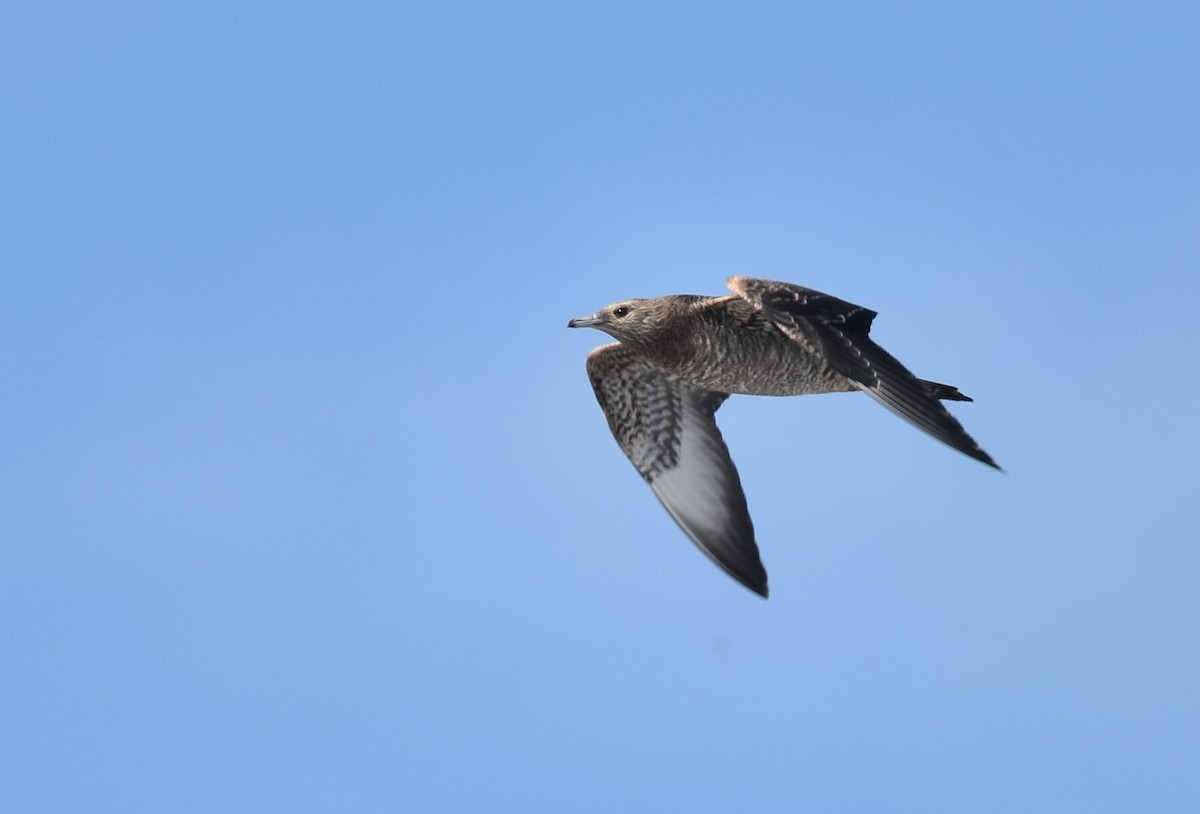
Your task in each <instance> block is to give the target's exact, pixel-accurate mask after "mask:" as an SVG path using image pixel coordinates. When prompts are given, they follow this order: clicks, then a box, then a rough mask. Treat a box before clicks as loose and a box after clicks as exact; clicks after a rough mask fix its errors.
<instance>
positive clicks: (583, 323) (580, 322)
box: [567, 315, 601, 328]
mask: <svg viewBox="0 0 1200 814" xmlns="http://www.w3.org/2000/svg"><path fill="white" fill-rule="evenodd" d="M600 322H601V320H600V319H598V318H597V317H596V316H595V315H593V316H590V317H576V318H575V319H573V320H571V321H570V322H568V323H567V327H568V328H595V327H596V326H597V325H599V324H600Z"/></svg>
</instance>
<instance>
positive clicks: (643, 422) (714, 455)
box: [587, 343, 767, 596]
mask: <svg viewBox="0 0 1200 814" xmlns="http://www.w3.org/2000/svg"><path fill="white" fill-rule="evenodd" d="M587 371H588V377H589V378H590V379H591V382H592V389H593V390H595V391H596V399H597V400H598V401H599V402H600V407H601V409H603V410H604V417H605V418H606V419H608V426H609V429H611V430H612V434H613V437H614V438H616V439H617V443H618V444H619V445H620V446H621V449H622V450H624V452H625V454H626V455H627V456H629V460H630V461H632V462H633V465H634V466H635V467H636V468H637V471H638V472H639V473H641V475H642V477H643V478H645V479H646V482H647V483H649V484H650V488H651V489H653V490H654V494H655V495H656V496H657V497H658V499H659V501H660V502H661V503H662V505H663V506H664V507H665V508H666V510H667V511H668V512H669V513H670V514H671V517H673V518H674V519H675V522H676V523H678V524H679V527H680V528H682V529H683V530H684V532H685V533H686V534H687V536H688V537H690V538H691V539H692V542H694V543H695V544H696V545H697V546H699V547H700V550H702V551H703V552H704V553H705V554H707V555H708V556H709V557H711V558H712V559H713V561H714V562H716V563H717V565H719V566H721V567H722V568H723V569H725V571H727V572H728V573H729V575H730V576H732V577H733V578H734V579H736V580H737V581H738V582H740V583H742V584H743V585H745V586H746V587H747V588H749V589H750V590H752V591H754V592H755V593H758V594H761V595H762V596H766V595H767V573H766V571H765V570H764V569H763V565H762V561H761V560H760V559H759V555H758V546H757V545H756V544H755V542H754V525H753V524H752V523H751V521H750V513H749V511H747V509H746V496H745V494H744V493H743V492H742V484H741V480H740V479H739V478H738V473H737V469H736V468H735V467H734V465H733V461H732V460H731V459H730V457H729V450H728V449H727V448H726V446H725V441H724V440H723V439H722V438H721V431H720V430H719V429H717V422H716V411H717V408H718V407H720V406H721V404H722V403H723V402H724V401H725V399H726V398H728V394H726V393H716V392H712V391H709V390H702V389H700V388H697V387H694V386H692V385H690V384H688V383H687V382H685V381H683V380H682V379H680V378H678V377H677V376H675V375H673V374H671V373H669V372H667V371H666V370H663V369H662V368H660V367H657V366H656V365H654V364H652V363H650V362H648V361H646V360H645V359H643V358H642V357H640V356H638V355H637V354H635V353H633V352H632V351H630V350H629V349H628V348H626V347H624V346H623V345H621V344H619V343H614V344H610V345H604V346H602V347H599V348H596V349H595V350H594V351H592V352H591V354H590V355H589V356H588V360H587Z"/></svg>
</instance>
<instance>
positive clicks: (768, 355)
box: [676, 343, 855, 396]
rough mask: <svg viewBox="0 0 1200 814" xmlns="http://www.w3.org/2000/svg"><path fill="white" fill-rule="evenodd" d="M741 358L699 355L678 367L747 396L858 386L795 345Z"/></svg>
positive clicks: (708, 386)
mask: <svg viewBox="0 0 1200 814" xmlns="http://www.w3.org/2000/svg"><path fill="white" fill-rule="evenodd" d="M748 350H750V351H751V352H748V353H742V354H737V357H739V358H731V357H729V356H725V357H724V358H721V359H704V358H697V359H693V360H689V361H690V364H688V365H686V366H685V369H682V370H678V371H676V372H677V373H678V374H679V375H681V376H682V377H683V378H685V379H687V380H688V381H689V382H691V383H692V384H694V385H696V386H697V387H703V388H704V389H705V390H715V391H717V392H720V393H739V394H742V395H747V396H801V395H806V394H809V393H844V392H846V391H849V390H854V389H855V387H854V385H853V384H851V383H850V380H849V379H847V378H846V377H845V376H842V375H841V374H840V373H836V372H835V371H833V370H830V369H829V367H828V366H827V365H825V364H824V363H823V362H821V361H820V360H817V359H814V358H812V357H811V356H810V355H809V354H807V353H804V352H803V350H802V349H801V348H799V347H796V346H795V345H793V344H791V343H789V345H785V346H783V347H779V346H774V347H766V348H764V347H758V348H753V349H748Z"/></svg>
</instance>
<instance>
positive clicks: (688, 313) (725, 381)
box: [567, 277, 999, 596]
mask: <svg viewBox="0 0 1200 814" xmlns="http://www.w3.org/2000/svg"><path fill="white" fill-rule="evenodd" d="M728 285H729V288H730V289H732V290H733V292H734V294H733V295H732V296H725V297H700V296H694V295H674V296H667V297H656V298H653V299H636V300H624V301H622V302H617V303H613V304H612V305H609V306H606V307H605V308H602V309H600V310H599V311H597V312H596V313H595V314H594V315H592V316H590V317H583V318H580V319H573V320H571V321H570V322H569V323H567V325H568V327H571V328H579V327H588V328H597V329H598V330H601V331H604V332H605V333H607V334H609V335H610V336H612V337H613V338H615V339H617V340H618V342H617V343H614V344H609V345H604V346H601V347H599V348H596V349H595V350H594V351H592V352H591V354H590V355H589V356H588V361H587V369H588V376H589V378H590V379H591V382H592V387H593V389H594V390H595V392H596V398H597V399H598V400H599V402H600V406H601V408H602V409H603V410H604V415H605V418H607V420H608V426H609V428H610V429H611V430H612V433H613V436H614V437H615V438H616V440H617V443H618V444H619V445H620V446H621V449H622V450H623V451H624V452H625V454H626V455H627V456H628V457H629V459H630V461H632V462H633V465H634V466H635V467H636V468H637V470H638V472H639V473H641V475H642V477H643V478H645V479H646V481H647V483H649V484H650V488H651V489H652V490H653V491H654V493H655V495H657V496H658V499H659V500H660V501H661V502H662V504H663V506H664V507H665V508H666V509H667V511H668V512H669V513H670V514H671V516H672V517H673V518H674V519H675V521H676V522H677V523H678V524H679V526H680V527H681V528H682V529H683V530H684V532H685V533H686V534H687V535H688V536H689V537H690V538H691V539H692V540H693V541H694V542H695V543H696V545H697V546H699V547H700V549H701V550H702V551H704V552H705V553H706V554H708V555H709V556H710V557H711V558H712V559H713V560H714V561H715V562H716V563H717V564H718V565H720V566H721V567H722V568H724V569H725V570H726V571H727V572H729V574H730V575H731V576H733V577H734V578H735V579H737V580H738V581H739V582H741V583H742V584H743V585H745V586H746V587H747V588H749V589H750V590H752V591H755V592H756V593H759V594H761V595H762V596H766V595H767V575H766V571H765V570H764V569H763V566H762V562H761V560H760V559H759V555H758V546H757V545H756V544H755V541H754V526H753V524H752V523H751V520H750V514H749V512H748V511H747V509H746V498H745V496H744V494H743V493H742V487H741V483H740V480H739V479H738V474H737V469H736V468H735V467H734V465H733V461H732V460H731V459H730V457H729V451H728V449H726V447H725V442H724V441H723V440H722V438H721V432H720V430H719V429H717V423H716V418H715V415H716V411H717V408H718V407H720V406H721V404H722V403H723V402H724V401H725V399H726V398H728V397H729V395H730V394H731V393H740V394H747V395H768V396H797V395H805V394H809V393H839V392H848V391H853V390H862V391H864V392H865V393H867V394H868V395H870V396H871V397H872V398H874V399H876V400H877V401H879V402H880V403H881V404H883V405H884V406H885V407H887V408H888V409H890V410H892V411H893V412H895V413H897V414H898V415H900V416H901V417H902V418H904V419H906V420H908V421H910V422H911V423H913V424H915V425H916V426H918V427H920V428H921V429H923V430H925V432H927V433H929V434H930V435H932V436H933V437H934V438H937V439H938V440H940V441H943V442H944V443H946V444H948V445H949V446H951V447H954V448H955V449H957V450H958V451H960V452H962V453H963V454H965V455H969V456H970V457H972V458H975V459H976V460H978V461H982V462H983V463H985V464H987V465H988V466H992V467H996V468H997V469H999V467H998V466H997V465H996V462H995V461H993V460H992V458H991V456H989V455H988V454H987V453H986V452H984V451H983V449H981V448H980V446H979V445H978V444H977V443H975V441H974V439H972V438H971V436H969V435H967V433H966V431H965V430H963V428H962V425H961V424H959V423H958V421H957V420H956V419H955V418H954V417H953V416H951V415H950V413H948V412H947V411H946V409H945V408H944V407H943V406H942V405H941V403H940V402H939V399H949V400H955V401H970V400H971V399H970V398H968V397H967V396H965V395H963V394H962V393H960V392H959V391H958V389H957V388H956V387H953V386H951V385H946V384H939V383H937V382H929V381H924V380H922V379H918V378H917V377H916V376H914V375H913V374H912V373H910V372H909V371H908V369H907V368H905V367H904V366H903V365H902V364H900V362H898V361H897V360H896V358H895V357H893V356H892V355H891V354H889V353H888V352H887V351H885V350H884V349H883V348H881V347H879V345H877V344H875V342H874V341H872V340H871V339H870V337H869V335H868V334H869V333H870V329H871V321H872V320H873V319H874V318H875V312H874V311H871V310H868V309H866V308H863V307H861V306H858V305H854V304H852V303H849V302H846V301H844V300H839V299H837V298H836V297H831V296H829V295H828V294H822V293H821V292H819V291H813V290H812V289H809V288H803V287H801V286H797V285H792V284H790V283H779V282H773V281H771V280H760V279H755V278H752V277H730V278H729V280H728Z"/></svg>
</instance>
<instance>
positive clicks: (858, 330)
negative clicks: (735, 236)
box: [728, 277, 1000, 469]
mask: <svg viewBox="0 0 1200 814" xmlns="http://www.w3.org/2000/svg"><path fill="white" fill-rule="evenodd" d="M728 285H729V288H730V289H731V290H732V291H733V292H734V293H735V294H737V295H738V296H739V297H741V298H742V299H744V300H746V301H747V302H749V303H751V304H752V305H754V306H755V307H756V308H758V309H759V310H761V311H762V312H763V314H764V315H766V316H767V318H768V319H770V320H771V321H772V322H774V323H775V324H776V325H778V326H779V328H780V330H782V331H783V332H784V333H785V334H787V335H788V336H790V337H791V338H792V339H794V340H795V341H797V342H799V343H800V344H802V345H804V346H805V347H806V348H808V349H809V350H810V351H811V352H812V353H814V354H815V355H817V356H818V357H819V358H822V359H824V360H825V362H826V363H827V364H828V365H829V366H830V367H831V368H833V369H834V370H835V371H837V372H838V373H840V374H842V375H843V376H845V377H846V378H847V379H849V380H850V381H852V382H853V383H854V384H855V385H857V386H858V387H859V388H860V389H862V390H863V391H864V392H866V393H867V394H868V395H869V396H871V397H872V398H874V399H875V400H876V401H878V402H879V403H881V404H883V405H884V406H885V407H887V408H888V409H889V410H891V411H892V412H894V413H896V414H897V415H899V416H900V417H901V418H904V419H906V420H907V421H909V422H911V423H913V424H915V425H916V426H918V427H920V428H921V429H922V430H924V431H925V432H927V433H929V434H930V435H932V436H933V437H934V438H937V439H938V440H939V441H942V442H944V443H946V444H949V445H950V446H952V447H954V448H955V449H957V450H958V451H959V452H962V453H963V454H965V455H969V456H971V457H972V458H974V459H975V460H977V461H982V462H983V463H985V464H987V465H988V466H993V467H995V468H996V469H999V468H1000V467H999V466H997V464H996V462H995V461H993V460H992V457H991V456H990V455H988V454H987V453H986V452H984V451H983V449H982V448H981V447H980V446H979V444H977V443H975V439H973V438H972V437H971V436H970V435H967V432H966V430H964V429H963V427H962V424H959V423H958V420H957V419H955V418H954V416H952V415H950V413H949V412H947V410H946V408H945V407H943V406H942V405H941V402H939V401H938V397H939V394H938V393H937V392H936V391H935V388H936V387H941V388H948V389H953V388H949V387H948V385H935V388H931V387H929V385H930V384H933V383H927V382H923V381H921V380H920V379H918V378H917V377H916V376H914V375H913V374H912V372H910V371H909V370H908V368H906V367H905V366H904V365H902V364H900V362H899V361H898V360H897V359H896V357H894V356H892V355H891V354H890V353H888V352H887V351H885V350H884V349H883V348H881V347H879V345H876V344H875V342H874V341H873V340H872V339H871V338H870V336H869V334H870V331H871V322H872V320H874V319H875V312H874V311H872V310H870V309H868V308H863V307H862V306H860V305H855V304H853V303H850V302H846V301H845V300H839V299H838V298H837V297H831V296H829V295H828V294H822V293H821V292H820V291H814V290H812V289H811V288H804V287H802V286H798V285H792V284H790V283H779V282H775V281H773V280H760V279H757V278H754V277H730V278H729V280H728ZM954 392H956V393H957V390H955V391H954ZM960 395H961V394H960ZM943 397H944V396H943ZM951 398H953V396H951Z"/></svg>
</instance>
